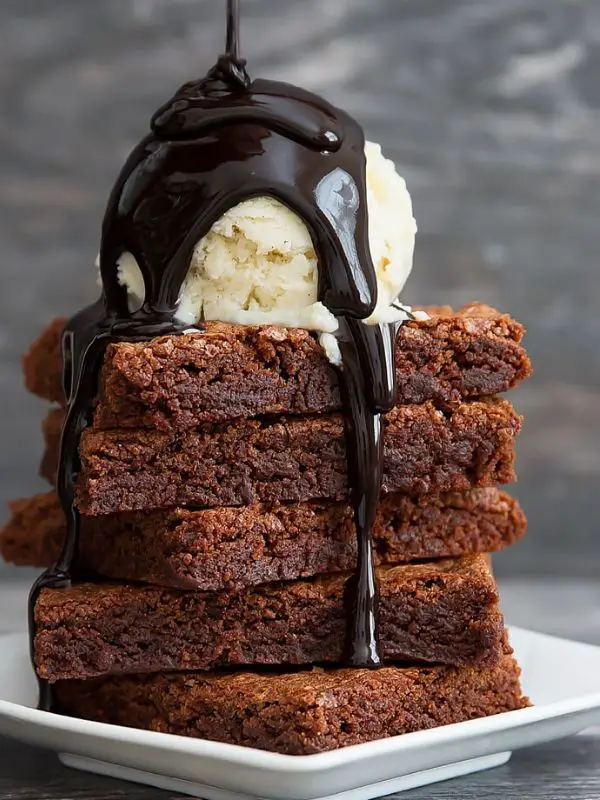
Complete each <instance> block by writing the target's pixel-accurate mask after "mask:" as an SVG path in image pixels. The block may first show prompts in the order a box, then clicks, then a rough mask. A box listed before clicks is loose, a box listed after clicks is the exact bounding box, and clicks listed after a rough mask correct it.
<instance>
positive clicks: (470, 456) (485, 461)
mask: <svg viewBox="0 0 600 800" xmlns="http://www.w3.org/2000/svg"><path fill="white" fill-rule="evenodd" d="M45 427H46V430H45V433H46V439H47V443H48V448H47V452H46V455H45V457H44V461H43V464H42V474H43V475H44V477H46V478H47V479H48V480H50V481H51V482H52V481H53V479H54V475H55V471H56V463H57V456H58V445H57V442H58V436H59V430H60V412H59V414H58V415H57V414H56V412H52V415H51V416H50V417H49V418H48V420H47V424H46V426H45ZM51 427H53V430H52V431H51V432H49V428H51ZM520 427H521V417H519V416H518V415H517V414H516V412H515V411H514V409H513V407H512V406H511V405H510V403H508V402H507V401H506V400H499V399H494V398H491V399H486V400H474V401H471V402H469V403H463V404H462V405H460V406H458V407H457V408H455V409H454V411H452V412H445V413H444V412H441V411H439V410H438V409H436V408H435V407H434V406H433V405H432V404H431V403H424V404H423V405H418V406H398V407H396V408H394V409H393V410H392V411H391V412H390V413H389V414H387V415H386V417H385V457H384V476H383V491H384V493H387V492H402V493H406V494H413V495H423V494H433V493H440V492H455V491H465V490H467V489H471V488H478V487H484V486H492V485H495V484H500V483H510V482H511V481H513V480H514V478H515V474H514V471H513V460H514V439H515V437H516V435H517V434H518V432H519V430H520ZM80 455H81V465H82V469H81V473H80V475H79V479H78V485H77V490H76V494H77V499H76V502H77V505H78V508H79V510H80V511H81V512H82V513H83V514H87V515H89V516H96V515H99V514H110V513H113V512H118V511H136V510H144V509H152V508H168V507H174V506H180V505H194V506H239V505H250V504H252V503H258V502H263V503H274V502H282V501H294V502H302V501H305V500H312V499H321V498H330V499H335V498H337V499H341V498H342V497H343V496H345V495H346V494H347V474H346V469H347V465H346V445H345V437H344V422H343V417H342V416H341V415H340V414H331V415H327V416H323V417H301V418H287V419H286V418H276V419H262V420H245V421H241V422H238V423H237V424H234V425H210V424H205V425H203V426H201V427H200V428H198V429H195V430H192V431H185V432H183V433H181V434H180V435H174V434H167V433H160V432H158V431H148V430H144V429H140V430H135V429H131V430H128V429H113V430H108V431H105V430H96V429H95V428H88V429H87V430H85V431H84V432H83V435H82V437H81V443H80Z"/></svg>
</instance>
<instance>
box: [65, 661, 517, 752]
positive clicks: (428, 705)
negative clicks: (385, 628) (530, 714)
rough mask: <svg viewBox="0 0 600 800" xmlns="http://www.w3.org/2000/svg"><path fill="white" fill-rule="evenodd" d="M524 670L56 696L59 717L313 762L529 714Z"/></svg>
mask: <svg viewBox="0 0 600 800" xmlns="http://www.w3.org/2000/svg"><path fill="white" fill-rule="evenodd" d="M519 675H520V670H519V667H518V666H517V664H516V663H515V661H514V660H513V659H512V658H511V657H510V656H509V655H505V656H503V657H502V659H501V660H500V661H499V662H498V663H497V664H496V665H495V666H493V667H491V668H487V669H472V668H469V667H448V666H430V667H394V666H391V667H384V668H382V669H379V670H366V669H331V670H322V669H312V670H309V671H302V672H288V673H278V674H267V675H265V674H260V673H258V674H257V673H252V672H238V673H236V674H219V673H212V674H210V673H209V674H198V673H190V672H181V673H174V674H173V673H171V674H168V673H167V674H162V675H150V676H148V675H133V676H120V677H107V678H99V679H93V680H87V681H65V682H62V681H61V682H59V683H57V684H55V686H54V693H55V697H56V701H57V710H59V711H60V712H62V713H64V714H68V715H70V716H76V717H82V718H84V719H89V720H94V721H96V722H108V723H110V724H113V725H124V726H127V727H130V728H142V729H145V730H152V731H160V732H161V733H174V734H177V735H180V736H191V737H194V738H199V739H212V740H215V741H218V742H227V743H229V744H237V745H245V746H246V747H256V748H260V749H261V750H273V751H275V752H278V753H287V754H290V755H308V754H310V753H320V752H323V751H325V750H334V749H335V748H338V747H346V746H348V745H352V744H360V743H361V742H369V741H373V740H375V739H383V738H386V737H388V736H397V735H399V734H404V733H410V732H412V731H418V730H425V729H428V728H435V727H437V726H440V725H450V724H452V723H455V722H463V721H465V720H469V719H476V718H478V717H488V716H491V715H493V714H500V713H502V712H504V711H514V710H516V709H519V708H525V707H526V706H528V705H529V701H528V700H527V698H526V697H524V696H523V694H522V690H521V687H520V685H519Z"/></svg>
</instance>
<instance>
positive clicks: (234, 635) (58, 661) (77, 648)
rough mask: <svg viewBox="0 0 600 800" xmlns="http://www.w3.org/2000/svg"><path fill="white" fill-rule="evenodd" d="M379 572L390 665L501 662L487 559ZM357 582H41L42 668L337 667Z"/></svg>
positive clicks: (344, 576) (82, 674) (77, 671)
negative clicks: (222, 585)
mask: <svg viewBox="0 0 600 800" xmlns="http://www.w3.org/2000/svg"><path fill="white" fill-rule="evenodd" d="M376 576H377V580H378V584H379V626H380V640H381V649H382V654H383V656H384V658H386V659H387V660H388V661H418V662H433V663H439V664H454V665H456V666H464V665H469V666H474V665H480V666H488V665H492V664H494V663H496V662H497V661H498V659H499V657H500V655H501V653H502V645H503V640H504V624H503V620H502V615H501V614H500V612H499V610H498V594H497V591H496V587H495V583H494V579H493V578H492V576H491V574H490V572H489V568H488V565H487V562H486V559H485V556H471V557H465V558H462V559H456V560H455V561H452V560H440V561H435V562H423V563H421V564H404V565H402V566H389V567H380V568H379V569H378V570H377V572H376ZM349 577H350V575H349V574H348V573H344V572H341V573H338V574H337V575H329V576H319V577H316V578H312V579H309V580H303V581H289V582H286V583H277V584H264V585H261V586H256V587H251V588H244V589H241V590H238V591H235V590H230V591H221V592H199V591H194V592H181V591H177V590H173V589H164V588H158V587H154V586H135V585H127V584H111V583H101V584H97V583H80V584H77V585H76V586H72V587H71V588H70V589H42V591H41V593H40V596H39V598H38V601H37V603H36V607H35V626H36V634H35V638H34V641H33V648H34V656H35V662H36V664H37V669H38V674H39V675H40V676H42V677H43V678H44V679H46V680H49V681H51V682H54V681H57V680H61V679H65V678H89V677H96V676H98V675H103V674H115V673H117V674H118V673H136V672H163V671H165V670H189V669H193V670H205V669H217V668H219V667H230V666H235V665H248V664H269V665H283V664H285V665H287V664H320V663H323V664H324V663H328V662H329V663H331V662H332V663H339V661H340V660H341V655H342V650H343V646H344V588H345V585H346V584H347V582H348V579H349Z"/></svg>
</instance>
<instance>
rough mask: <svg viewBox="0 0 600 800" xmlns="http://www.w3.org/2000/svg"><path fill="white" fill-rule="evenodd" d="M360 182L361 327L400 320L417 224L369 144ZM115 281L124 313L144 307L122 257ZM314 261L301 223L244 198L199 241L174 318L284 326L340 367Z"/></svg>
mask: <svg viewBox="0 0 600 800" xmlns="http://www.w3.org/2000/svg"><path fill="white" fill-rule="evenodd" d="M365 157H366V185H367V208H368V226H369V245H370V251H371V258H372V260H373V264H374V267H375V271H376V275H377V305H376V307H375V310H374V312H373V313H372V314H371V316H370V317H368V318H367V319H366V320H365V322H366V324H373V323H377V322H396V321H400V320H402V319H405V318H406V307H403V306H400V305H392V304H394V303H395V302H396V300H397V298H398V296H399V294H400V292H401V291H402V288H403V287H404V284H405V282H406V280H407V278H408V276H409V274H410V272H411V269H412V263H413V250H414V243H415V232H416V222H415V220H414V217H413V210H412V202H411V198H410V195H409V193H408V190H407V188H406V183H405V181H404V179H403V178H402V177H401V176H400V175H399V174H398V172H397V171H396V168H395V166H394V163H393V162H392V161H391V160H389V159H387V158H385V157H384V155H383V153H382V151H381V147H380V146H379V145H378V144H374V143H372V142H367V143H366V145H365ZM119 279H120V281H121V283H122V284H123V285H124V286H126V287H127V290H128V293H129V303H130V308H131V310H135V309H137V308H139V307H140V306H141V305H142V303H143V301H144V280H143V278H142V273H141V271H140V268H139V266H138V264H137V262H136V260H135V258H134V257H133V256H132V255H131V253H128V252H125V253H123V254H122V255H121V258H120V259H119ZM318 280H319V265H318V259H317V254H316V251H315V246H314V243H313V241H312V239H311V237H310V233H309V231H308V228H307V227H306V225H305V224H304V222H303V221H302V220H301V219H300V217H299V216H298V215H297V214H295V213H294V212H293V211H292V210H291V209H290V208H288V207H287V206H285V205H284V204H283V203H282V202H281V201H279V200H277V199H276V198H274V197H269V196H262V197H253V198H251V199H248V200H244V201H242V202H241V203H238V204H237V205H235V206H233V207H232V208H230V209H229V210H228V211H226V212H225V213H224V214H223V215H222V216H221V217H220V218H219V219H218V220H217V221H216V222H215V223H214V224H213V226H212V228H211V230H210V231H209V233H207V234H206V236H204V237H203V238H202V239H201V240H200V241H199V242H198V244H197V245H196V247H195V248H194V251H193V255H192V259H191V263H190V267H189V272H188V276H187V278H186V280H185V282H184V284H183V286H182V289H181V293H180V297H179V303H178V308H177V312H176V319H177V320H178V321H180V322H182V323H184V324H186V325H189V326H190V327H191V326H194V325H196V324H197V323H198V322H199V321H200V320H201V319H206V320H220V321H222V322H233V323H238V324H240V325H285V326H288V327H295V328H307V329H309V330H314V331H318V332H320V333H321V337H320V338H321V344H322V345H323V347H324V348H325V350H326V352H327V355H328V357H329V358H330V360H331V361H333V362H334V363H336V364H339V363H340V353H339V348H338V346H337V342H336V340H335V337H334V336H332V335H331V334H333V333H335V331H336V330H337V329H338V320H337V318H336V317H335V316H334V314H332V313H331V311H329V310H328V309H327V308H326V307H325V306H324V304H323V303H321V302H319V301H318Z"/></svg>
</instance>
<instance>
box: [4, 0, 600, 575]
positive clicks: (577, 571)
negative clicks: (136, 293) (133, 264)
mask: <svg viewBox="0 0 600 800" xmlns="http://www.w3.org/2000/svg"><path fill="white" fill-rule="evenodd" d="M242 5H243V10H244V25H243V38H242V41H243V49H244V51H245V52H246V54H247V55H248V57H249V59H250V66H251V69H252V70H253V72H254V73H255V74H257V73H261V74H264V75H267V76H273V77H278V78H280V79H285V80H290V81H292V82H297V83H301V84H304V85H306V86H308V87H310V88H312V89H314V90H316V91H318V92H321V93H323V94H325V95H326V96H327V97H328V98H330V99H331V100H333V101H334V102H336V103H338V104H340V105H342V106H345V107H347V108H348V109H349V110H351V111H352V112H353V113H354V114H355V115H356V116H357V117H358V118H359V119H360V120H361V121H362V122H363V124H364V126H365V128H366V131H367V134H368V136H369V138H371V139H374V140H377V141H380V142H381V143H382V144H383V146H384V150H385V152H386V153H387V154H389V155H390V156H391V157H392V158H394V159H395V161H396V162H397V164H398V166H399V168H400V171H401V172H402V174H403V175H404V176H405V177H406V179H407V182H408V185H409V188H410V190H411V192H412V195H413V199H414V205H415V211H416V217H417V221H418V224H419V231H420V232H419V237H418V247H417V254H416V265H415V269H414V273H413V277H412V278H411V281H410V283H409V285H408V287H407V292H406V299H407V300H408V301H413V302H424V303H427V302H431V303H441V302H449V303H453V304H457V303H461V302H463V301H467V300H470V299H482V300H486V301H488V302H490V303H492V304H495V305H496V306H497V307H499V308H501V309H503V310H509V311H511V312H512V313H513V315H515V316H516V317H517V318H519V319H521V320H523V321H524V322H525V323H526V324H527V326H528V329H529V335H528V339H527V344H528V347H529V349H530V351H531V355H532V358H533V360H534V362H535V366H536V374H535V378H534V379H533V380H532V381H531V382H530V383H529V384H528V385H526V386H524V387H523V388H522V389H519V390H518V391H517V392H515V393H514V400H515V403H516V404H517V406H518V408H519V409H520V410H521V411H523V412H524V413H525V414H526V415H527V420H528V424H527V426H526V428H525V432H524V434H523V436H522V440H521V442H520V447H519V450H520V482H519V485H518V487H516V491H517V493H518V495H519V497H520V498H521V499H522V501H523V503H524V505H525V506H526V509H527V511H528V513H529V517H530V523H531V527H530V533H529V537H528V539H527V540H526V541H525V542H524V543H522V544H520V545H518V546H516V547H514V548H513V549H512V550H511V551H510V552H507V553H505V554H503V555H502V556H501V557H500V558H499V559H498V561H497V568H498V571H499V572H500V573H504V574H506V573H508V572H510V573H511V574H522V575H529V574H543V573H545V574H549V575H552V574H561V573H562V574H566V575H568V576H572V577H578V576H581V577H593V576H594V575H595V573H596V572H597V569H598V556H599V554H600V544H599V542H600V536H599V534H598V531H597V527H598V518H599V512H600V280H599V278H600V266H599V251H600V135H599V131H600V80H599V77H600V2H598V0H242ZM223 6H224V0H98V1H97V2H82V0H53V1H52V2H49V0H27V2H23V0H2V2H1V3H0V109H1V110H0V278H1V283H0V289H1V290H0V391H1V397H2V413H1V415H0V441H1V443H2V450H1V453H2V455H1V458H0V490H1V495H2V497H3V498H4V499H6V498H10V497H14V496H24V495H26V494H28V493H31V492H33V491H35V490H36V489H38V488H39V487H41V485H42V484H41V482H40V481H39V480H38V479H37V478H36V467H37V462H38V459H39V455H40V448H41V443H40V435H39V422H40V419H41V417H42V415H43V413H44V408H43V404H42V403H40V402H38V401H36V400H35V399H34V398H31V397H28V396H27V395H26V394H25V392H24V391H23V389H22V387H21V376H20V365H19V358H20V354H21V352H22V351H23V350H24V349H25V348H26V346H27V344H28V343H29V341H30V340H31V339H32V338H33V337H34V336H35V335H36V334H37V332H38V331H39V329H40V327H41V326H42V325H43V324H44V323H45V322H47V321H48V320H49V319H51V318H52V317H53V316H54V315H56V314H64V313H68V312H69V311H72V310H74V309H76V308H78V307H79V306H81V305H82V304H83V303H84V302H87V301H88V300H89V299H90V298H91V297H92V295H93V294H94V291H95V290H94V267H93V261H94V257H95V254H96V249H97V246H98V236H99V226H100V219H101V214H102V211H103V206H104V203H105V201H106V197H107V193H108V191H109V189H110V187H111V184H112V182H113V180H114V178H115V176H116V174H117V171H118V169H119V167H120V165H121V163H122V161H123V159H124V158H125V156H126V155H127V153H128V151H129V149H130V148H131V147H132V145H133V144H134V143H135V142H136V141H137V140H138V139H139V138H140V137H141V135H142V134H143V133H144V132H145V130H146V126H147V121H148V118H149V116H150V114H151V112H152V111H153V110H154V109H155V108H156V107H157V105H158V104H159V103H160V102H162V101H163V100H164V99H166V98H167V97H168V96H169V95H170V93H171V92H172V91H173V90H174V89H175V88H176V87H177V86H178V85H179V84H180V83H181V82H182V81H183V80H186V79H188V78H190V77H192V76H194V75H197V74H199V73H200V72H202V71H203V70H204V69H205V68H206V67H207V66H209V64H210V62H211V60H212V59H213V58H214V56H215V55H216V53H217V52H218V51H219V49H220V48H221V44H222V39H223V31H222V29H223V16H224V15H223Z"/></svg>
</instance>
